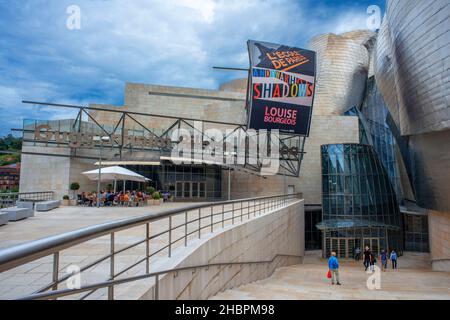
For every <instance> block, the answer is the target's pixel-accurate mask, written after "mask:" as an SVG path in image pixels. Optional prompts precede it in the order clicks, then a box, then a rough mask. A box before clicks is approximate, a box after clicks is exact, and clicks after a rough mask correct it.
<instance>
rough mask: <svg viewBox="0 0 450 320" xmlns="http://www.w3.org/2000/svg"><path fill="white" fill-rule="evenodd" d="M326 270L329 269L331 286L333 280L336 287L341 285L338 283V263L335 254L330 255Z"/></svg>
mask: <svg viewBox="0 0 450 320" xmlns="http://www.w3.org/2000/svg"><path fill="white" fill-rule="evenodd" d="M328 269H330V273H331V284H332V285H333V284H334V280H335V279H336V284H337V285H338V286H340V285H341V283H340V282H339V261H338V259H337V258H336V252H332V253H331V257H330V259H328Z"/></svg>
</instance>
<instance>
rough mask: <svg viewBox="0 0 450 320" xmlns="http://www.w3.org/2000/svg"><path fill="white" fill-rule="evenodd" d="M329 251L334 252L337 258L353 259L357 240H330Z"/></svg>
mask: <svg viewBox="0 0 450 320" xmlns="http://www.w3.org/2000/svg"><path fill="white" fill-rule="evenodd" d="M330 240H331V241H330V250H331V252H332V251H334V252H336V256H337V257H338V258H350V259H353V258H354V252H355V245H356V244H357V239H355V238H331V239H330Z"/></svg>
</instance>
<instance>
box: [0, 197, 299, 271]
mask: <svg viewBox="0 0 450 320" xmlns="http://www.w3.org/2000/svg"><path fill="white" fill-rule="evenodd" d="M295 195H299V194H295ZM280 196H284V195H276V196H268V197H267V196H266V197H255V198H247V199H236V200H227V201H217V202H206V203H202V204H195V205H189V206H186V207H183V208H176V209H171V210H165V211H161V212H157V213H151V214H148V215H144V216H140V217H135V218H125V219H121V220H117V221H112V222H106V223H102V224H98V225H94V226H90V227H86V228H83V229H78V230H75V231H69V232H66V233H63V234H60V235H56V236H50V237H46V238H43V239H39V240H35V241H30V242H27V243H24V244H19V245H16V246H13V247H10V248H6V249H3V250H0V272H3V271H6V270H9V269H11V268H14V267H15V266H16V265H17V264H23V263H26V262H29V261H33V260H37V259H39V258H42V257H45V256H48V255H49V254H51V253H53V252H55V251H61V250H63V249H65V248H68V247H72V246H74V245H76V244H79V243H82V242H85V241H88V240H91V239H93V238H98V237H101V236H103V235H106V234H110V233H111V232H117V231H120V230H123V229H128V228H132V227H136V226H138V225H141V224H144V223H147V222H153V221H156V220H159V219H162V218H167V217H169V216H171V215H175V214H178V213H184V212H185V211H191V210H196V209H202V208H207V207H210V206H211V205H214V206H216V205H227V204H232V203H239V202H247V201H254V200H262V199H271V198H277V197H280ZM49 250H50V252H49Z"/></svg>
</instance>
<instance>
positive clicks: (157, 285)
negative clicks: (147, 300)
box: [155, 274, 159, 300]
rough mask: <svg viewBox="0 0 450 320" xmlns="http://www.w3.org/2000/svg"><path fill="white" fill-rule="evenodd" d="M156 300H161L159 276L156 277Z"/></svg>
mask: <svg viewBox="0 0 450 320" xmlns="http://www.w3.org/2000/svg"><path fill="white" fill-rule="evenodd" d="M155 300H159V274H157V275H156V276H155Z"/></svg>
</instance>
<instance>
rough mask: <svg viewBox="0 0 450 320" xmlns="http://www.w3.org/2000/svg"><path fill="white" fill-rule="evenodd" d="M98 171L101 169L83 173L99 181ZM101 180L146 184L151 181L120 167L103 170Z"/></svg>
mask: <svg viewBox="0 0 450 320" xmlns="http://www.w3.org/2000/svg"><path fill="white" fill-rule="evenodd" d="M98 171H99V169H95V170H91V171H86V172H83V174H84V175H85V176H87V177H88V178H89V179H90V180H98ZM100 180H101V181H115V180H127V181H138V182H146V181H149V180H150V179H148V178H146V177H144V176H143V175H140V174H139V173H136V172H134V171H131V170H128V169H125V168H122V167H119V166H112V167H105V168H102V170H101V178H100Z"/></svg>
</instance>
